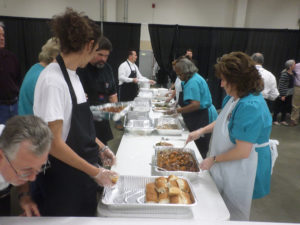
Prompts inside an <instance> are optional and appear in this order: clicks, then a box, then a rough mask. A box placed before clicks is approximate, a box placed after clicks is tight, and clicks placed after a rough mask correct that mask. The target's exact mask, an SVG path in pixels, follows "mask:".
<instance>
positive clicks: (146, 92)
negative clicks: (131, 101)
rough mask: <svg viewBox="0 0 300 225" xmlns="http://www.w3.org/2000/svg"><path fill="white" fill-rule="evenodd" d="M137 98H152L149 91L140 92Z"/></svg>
mask: <svg viewBox="0 0 300 225" xmlns="http://www.w3.org/2000/svg"><path fill="white" fill-rule="evenodd" d="M138 97H142V98H150V99H151V98H152V97H153V92H152V91H150V90H144V91H140V92H139V94H138Z"/></svg>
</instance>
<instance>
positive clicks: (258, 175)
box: [187, 52, 272, 221]
mask: <svg viewBox="0 0 300 225" xmlns="http://www.w3.org/2000/svg"><path fill="white" fill-rule="evenodd" d="M215 69H216V75H217V77H219V78H220V79H221V87H223V88H224V89H225V91H226V93H227V95H228V96H227V97H226V98H225V99H224V101H223V108H222V111H221V112H220V114H219V116H218V118H217V120H216V121H215V122H213V123H211V124H209V125H208V126H206V127H204V128H201V129H199V130H197V131H195V132H192V133H191V134H190V135H189V137H188V140H187V142H189V141H191V140H194V139H197V138H198V137H199V136H200V135H202V134H205V133H210V132H213V134H212V141H211V145H210V152H209V157H208V158H206V159H205V160H203V161H202V162H201V164H200V168H201V169H204V170H210V172H211V175H212V177H213V179H214V181H215V183H216V185H217V187H218V190H219V191H220V193H221V195H222V197H223V199H224V201H225V203H226V206H227V208H228V209H229V211H230V219H231V220H239V221H240V220H249V215H250V209H251V202H252V197H253V198H260V197H263V196H265V195H267V194H268V193H269V192H270V181H271V152H270V146H269V137H270V133H271V128H272V118H271V115H270V112H269V109H268V106H267V104H266V102H265V100H264V98H263V97H262V95H261V94H260V92H261V91H262V90H263V80H262V78H261V76H260V75H259V74H258V72H257V70H256V68H255V64H254V62H253V61H252V60H251V58H250V57H249V56H248V55H246V54H245V53H242V52H232V53H230V54H227V55H224V56H222V58H221V59H220V60H218V62H217V64H216V65H215Z"/></svg>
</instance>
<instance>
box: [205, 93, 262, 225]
mask: <svg viewBox="0 0 300 225" xmlns="http://www.w3.org/2000/svg"><path fill="white" fill-rule="evenodd" d="M238 101H239V99H237V100H235V101H234V99H233V97H232V98H230V99H229V101H228V102H227V104H226V105H225V107H224V108H223V110H222V111H221V113H220V114H219V116H218V118H217V120H216V124H215V127H214V130H213V134H212V142H211V148H210V152H209V156H215V155H219V154H222V153H224V152H227V151H228V150H230V149H231V148H233V147H234V146H235V144H233V143H232V142H231V141H230V138H229V131H228V124H229V120H230V116H231V112H232V110H233V109H234V107H235V106H236V104H237V103H238ZM254 148H255V145H253V147H252V150H251V153H250V155H249V157H248V158H247V159H241V160H235V161H228V162H220V163H215V164H214V165H213V166H212V168H211V169H210V172H211V175H212V177H213V179H214V181H215V182H216V185H217V187H218V189H219V192H220V193H221V195H222V197H223V199H224V202H225V203H226V206H227V208H228V210H229V212H230V219H231V220H239V221H242V220H249V216H250V209H251V201H252V196H253V188H254V181H255V176H256V168H257V152H256V151H255V149H254Z"/></svg>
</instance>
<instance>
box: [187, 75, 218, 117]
mask: <svg viewBox="0 0 300 225" xmlns="http://www.w3.org/2000/svg"><path fill="white" fill-rule="evenodd" d="M182 85H183V101H184V105H188V104H189V101H198V102H200V109H208V113H209V122H210V123H211V122H212V121H214V120H215V119H216V118H217V111H216V109H215V107H214V105H213V104H212V98H211V94H210V91H209V88H208V85H207V83H206V81H205V80H204V78H203V77H202V76H201V75H199V74H198V73H195V74H194V75H193V76H192V77H191V78H190V79H189V80H188V81H187V82H182Z"/></svg>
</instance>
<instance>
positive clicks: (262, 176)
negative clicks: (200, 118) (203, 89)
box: [223, 94, 272, 199]
mask: <svg viewBox="0 0 300 225" xmlns="http://www.w3.org/2000/svg"><path fill="white" fill-rule="evenodd" d="M229 99H230V96H226V97H225V98H224V101H223V106H224V105H225V104H226V103H227V101H228V100H229ZM228 129H229V136H230V140H231V142H232V143H234V144H235V143H236V140H240V141H246V142H250V143H253V144H255V143H257V144H263V143H266V142H268V141H269V137H270V134H271V130H272V117H271V114H270V111H269V109H268V106H267V104H266V102H265V100H264V98H263V97H262V95H261V94H259V95H257V96H256V95H253V94H249V95H248V96H246V97H243V98H241V99H240V100H239V102H238V103H237V105H236V107H235V108H234V109H233V111H232V114H231V117H230V120H229V124H228ZM255 150H256V152H257V154H258V162H257V170H256V177H255V183H254V190H253V198H254V199H256V198H262V197H264V196H265V195H267V194H269V193H270V184H271V153H270V146H266V147H260V148H256V149H255Z"/></svg>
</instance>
